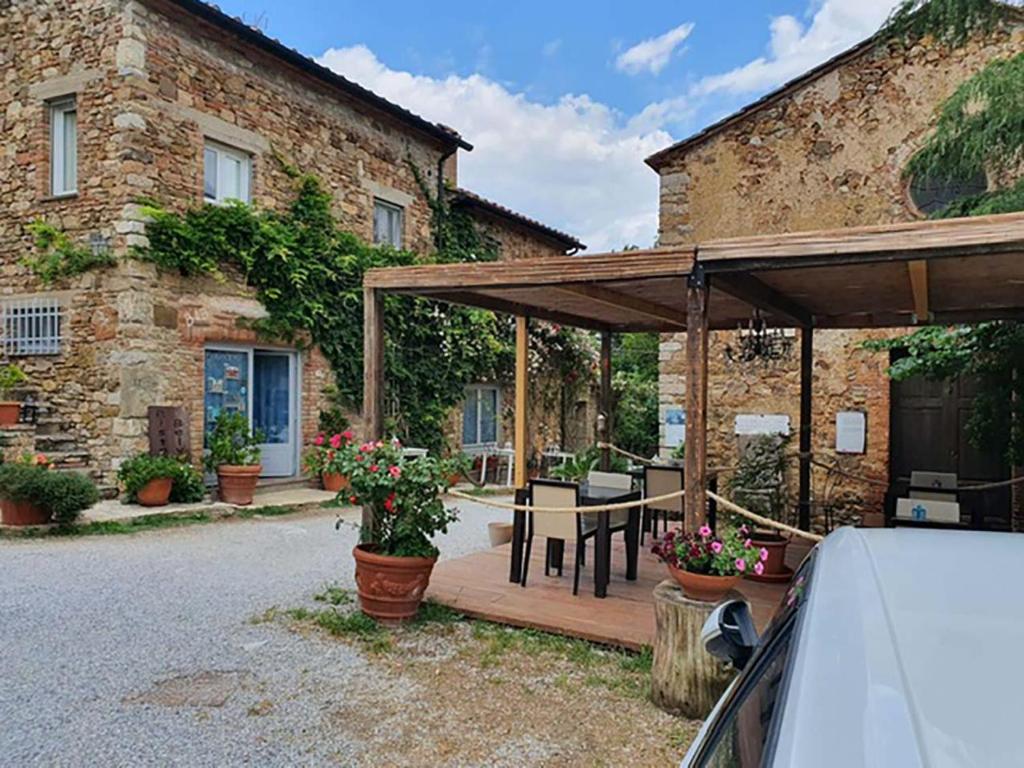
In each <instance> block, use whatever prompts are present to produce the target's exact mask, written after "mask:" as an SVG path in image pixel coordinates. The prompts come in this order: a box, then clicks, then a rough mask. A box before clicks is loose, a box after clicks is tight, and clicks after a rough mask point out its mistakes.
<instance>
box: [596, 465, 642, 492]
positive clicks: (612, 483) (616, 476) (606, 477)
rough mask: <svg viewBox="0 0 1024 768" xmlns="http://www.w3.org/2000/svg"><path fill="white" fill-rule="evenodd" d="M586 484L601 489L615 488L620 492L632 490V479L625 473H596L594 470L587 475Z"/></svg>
mask: <svg viewBox="0 0 1024 768" xmlns="http://www.w3.org/2000/svg"><path fill="white" fill-rule="evenodd" d="M587 482H588V483H590V484H591V485H597V486H600V487H601V488H615V489H617V490H622V491H631V490H633V477H632V476H631V475H627V474H626V473H625V472H598V471H596V470H594V471H591V472H590V474H588V475H587Z"/></svg>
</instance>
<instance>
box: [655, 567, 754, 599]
mask: <svg viewBox="0 0 1024 768" xmlns="http://www.w3.org/2000/svg"><path fill="white" fill-rule="evenodd" d="M668 572H669V573H670V574H672V578H673V579H675V580H676V581H677V582H678V583H679V587H680V588H681V589H682V590H683V594H684V595H686V596H687V597H688V598H690V599H691V600H699V601H701V602H702V603H717V602H718V601H719V600H721V599H722V598H723V597H725V596H726V595H727V594H729V591H730V590H731V589H733V587H735V586H736V585H737V584H738V583H739V581H740V576H739V575H736V576H706V575H704V574H703V573H690V572H689V571H684V570H681V569H679V568H676V567H675V566H672V565H670V566H668Z"/></svg>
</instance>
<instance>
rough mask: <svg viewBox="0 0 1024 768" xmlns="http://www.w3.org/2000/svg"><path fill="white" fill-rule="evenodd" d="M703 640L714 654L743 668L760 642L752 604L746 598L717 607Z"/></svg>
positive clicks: (706, 622)
mask: <svg viewBox="0 0 1024 768" xmlns="http://www.w3.org/2000/svg"><path fill="white" fill-rule="evenodd" d="M700 639H701V642H702V643H703V644H704V649H705V650H706V651H707V652H708V653H710V654H711V655H712V656H714V657H715V658H717V659H722V660H723V661H728V662H730V663H731V664H732V665H733V666H734V667H736V669H740V670H741V669H743V667H745V666H746V665H747V662H748V661H750V656H751V655H752V654H753V653H754V649H755V648H757V645H758V642H759V640H758V637H757V630H756V629H755V628H754V621H753V619H751V617H750V606H748V605H747V604H746V602H744V601H743V600H727V601H725V602H724V603H722V604H721V605H719V606H717V607H716V608H715V609H714V610H713V611H712V612H711V615H710V616H708V618H707V620H706V621H705V622H704V627H703V628H702V629H701V631H700Z"/></svg>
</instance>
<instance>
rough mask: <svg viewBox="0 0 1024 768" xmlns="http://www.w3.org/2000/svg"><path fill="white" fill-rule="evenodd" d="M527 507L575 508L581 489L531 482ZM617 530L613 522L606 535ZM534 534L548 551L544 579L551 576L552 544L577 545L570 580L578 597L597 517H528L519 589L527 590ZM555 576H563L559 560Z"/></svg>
mask: <svg viewBox="0 0 1024 768" xmlns="http://www.w3.org/2000/svg"><path fill="white" fill-rule="evenodd" d="M530 505H531V506H534V507H578V506H580V487H579V485H577V484H576V483H566V482H562V481H560V480H531V481H530ZM616 530H622V529H621V528H617V527H616V525H615V521H614V519H613V520H612V521H611V527H610V529H609V532H608V535H609V536H611V534H612V533H613V532H614V531H616ZM534 534H540V535H541V536H544V537H545V538H546V539H547V542H548V546H547V551H546V552H545V554H544V575H545V576H547V575H549V574H550V573H551V560H552V556H551V553H552V548H551V544H552V543H553V542H561V544H562V545H563V546H564V544H565V542H567V541H572V542H574V543H575V545H576V554H575V558H574V560H575V565H574V567H573V576H572V593H573V594H574V595H578V594H579V591H580V566H582V565H584V564H585V562H586V542H587V539H590V538H593V537H594V536H596V535H597V515H596V514H587V513H579V512H577V513H576V514H575V515H572V514H568V513H555V512H552V513H549V514H545V513H538V514H534V513H533V512H530V513H528V516H527V527H526V552H525V554H524V556H523V577H522V580H521V581H520V585H521V586H524V587H525V586H526V577H527V574H528V572H529V569H530V554H531V552H532V550H533V537H534ZM558 575H559V576H561V575H562V559H561V557H559V558H558Z"/></svg>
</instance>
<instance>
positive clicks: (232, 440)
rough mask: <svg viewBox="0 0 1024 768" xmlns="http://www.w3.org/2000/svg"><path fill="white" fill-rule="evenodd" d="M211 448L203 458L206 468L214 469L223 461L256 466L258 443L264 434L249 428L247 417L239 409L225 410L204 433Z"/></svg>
mask: <svg viewBox="0 0 1024 768" xmlns="http://www.w3.org/2000/svg"><path fill="white" fill-rule="evenodd" d="M206 438H207V446H208V447H209V449H210V453H209V455H207V457H206V466H207V468H208V469H210V470H211V471H212V470H215V469H216V468H217V467H221V466H224V465H225V464H227V465H230V466H233V467H246V466H255V465H256V464H259V463H260V443H262V442H263V439H264V438H263V435H262V434H261V433H260V432H258V431H257V432H255V433H254V432H251V431H250V430H249V420H248V419H247V418H245V414H242V413H239V412H238V411H224V412H223V413H221V414H220V415H219V416H218V417H217V420H216V421H215V422H214V424H213V429H211V430H210V431H209V433H208V434H207V436H206Z"/></svg>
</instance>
